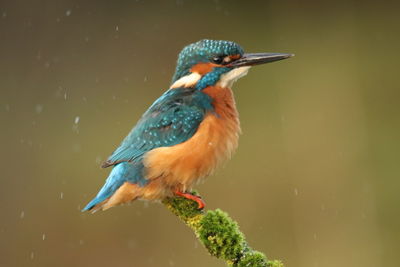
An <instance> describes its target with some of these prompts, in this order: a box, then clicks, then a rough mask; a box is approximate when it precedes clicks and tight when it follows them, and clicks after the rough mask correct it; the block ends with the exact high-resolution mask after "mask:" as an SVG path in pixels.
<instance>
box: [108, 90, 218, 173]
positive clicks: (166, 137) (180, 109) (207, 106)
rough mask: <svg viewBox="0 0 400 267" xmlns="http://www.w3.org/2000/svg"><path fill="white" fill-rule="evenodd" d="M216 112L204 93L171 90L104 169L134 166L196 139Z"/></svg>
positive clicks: (127, 138)
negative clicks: (148, 155)
mask: <svg viewBox="0 0 400 267" xmlns="http://www.w3.org/2000/svg"><path fill="white" fill-rule="evenodd" d="M212 109H213V107H212V105H211V98H210V97H209V96H208V95H206V94H204V93H202V92H201V91H198V90H195V89H193V88H177V89H171V90H168V91H167V92H165V93H164V95H162V96H161V97H160V98H159V99H158V100H157V101H156V102H154V104H153V105H152V106H151V107H150V108H149V109H148V110H147V111H146V112H145V113H144V114H143V116H142V118H141V119H140V120H139V122H138V123H137V124H136V126H135V127H134V128H133V129H132V130H131V132H130V133H129V134H128V136H127V137H126V138H125V139H124V140H123V142H122V143H121V145H120V146H119V147H118V148H117V149H116V150H115V151H114V152H113V153H112V155H111V156H110V157H109V158H108V159H107V161H105V162H104V163H103V165H102V167H103V168H105V167H109V166H112V165H115V164H118V163H120V162H125V161H127V162H134V161H137V160H140V159H141V157H142V156H143V155H144V154H145V153H146V152H148V151H150V150H152V149H154V148H157V147H163V146H164V147H165V146H174V145H177V144H180V143H182V142H185V141H186V140H188V139H189V138H190V137H192V136H193V135H194V133H195V132H196V130H197V128H198V126H199V124H200V123H201V121H202V120H203V118H204V116H205V113H206V112H207V111H209V110H212Z"/></svg>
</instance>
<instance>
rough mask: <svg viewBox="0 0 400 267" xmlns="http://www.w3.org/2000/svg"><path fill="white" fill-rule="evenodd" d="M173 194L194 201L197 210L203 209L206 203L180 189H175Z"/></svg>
mask: <svg viewBox="0 0 400 267" xmlns="http://www.w3.org/2000/svg"><path fill="white" fill-rule="evenodd" d="M175 195H177V196H180V197H184V198H187V199H190V200H194V201H196V202H197V205H198V207H197V208H198V209H199V210H202V209H204V207H205V206H206V203H204V201H203V200H202V199H201V197H198V196H195V195H192V194H190V193H183V192H180V191H175Z"/></svg>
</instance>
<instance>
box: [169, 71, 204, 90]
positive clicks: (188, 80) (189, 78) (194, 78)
mask: <svg viewBox="0 0 400 267" xmlns="http://www.w3.org/2000/svg"><path fill="white" fill-rule="evenodd" d="M200 79H201V75H200V74H198V73H197V72H192V73H191V74H189V75H186V76H183V77H181V78H179V79H178V80H176V81H175V82H174V83H173V84H172V85H171V87H170V88H171V89H174V88H179V87H192V86H194V85H195V84H196V83H197V82H198V81H199V80H200Z"/></svg>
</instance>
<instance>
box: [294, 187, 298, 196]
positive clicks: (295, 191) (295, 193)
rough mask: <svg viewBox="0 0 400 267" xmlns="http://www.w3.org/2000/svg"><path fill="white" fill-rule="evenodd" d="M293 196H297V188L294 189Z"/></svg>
mask: <svg viewBox="0 0 400 267" xmlns="http://www.w3.org/2000/svg"><path fill="white" fill-rule="evenodd" d="M294 195H295V196H298V195H299V190H297V188H295V189H294Z"/></svg>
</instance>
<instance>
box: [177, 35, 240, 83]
mask: <svg viewBox="0 0 400 267" xmlns="http://www.w3.org/2000/svg"><path fill="white" fill-rule="evenodd" d="M243 53H244V51H243V48H242V47H241V46H240V45H238V44H237V43H234V42H231V41H223V40H218V41H216V40H208V39H204V40H201V41H198V42H196V43H193V44H190V45H188V46H186V47H185V48H183V50H182V51H181V52H180V53H179V56H178V61H177V64H176V70H175V75H174V76H173V78H172V82H175V81H176V80H178V79H179V78H181V77H183V76H186V75H188V74H189V71H190V68H191V67H193V66H194V65H196V64H198V63H201V62H210V60H211V59H212V58H213V57H215V56H221V55H243Z"/></svg>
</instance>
